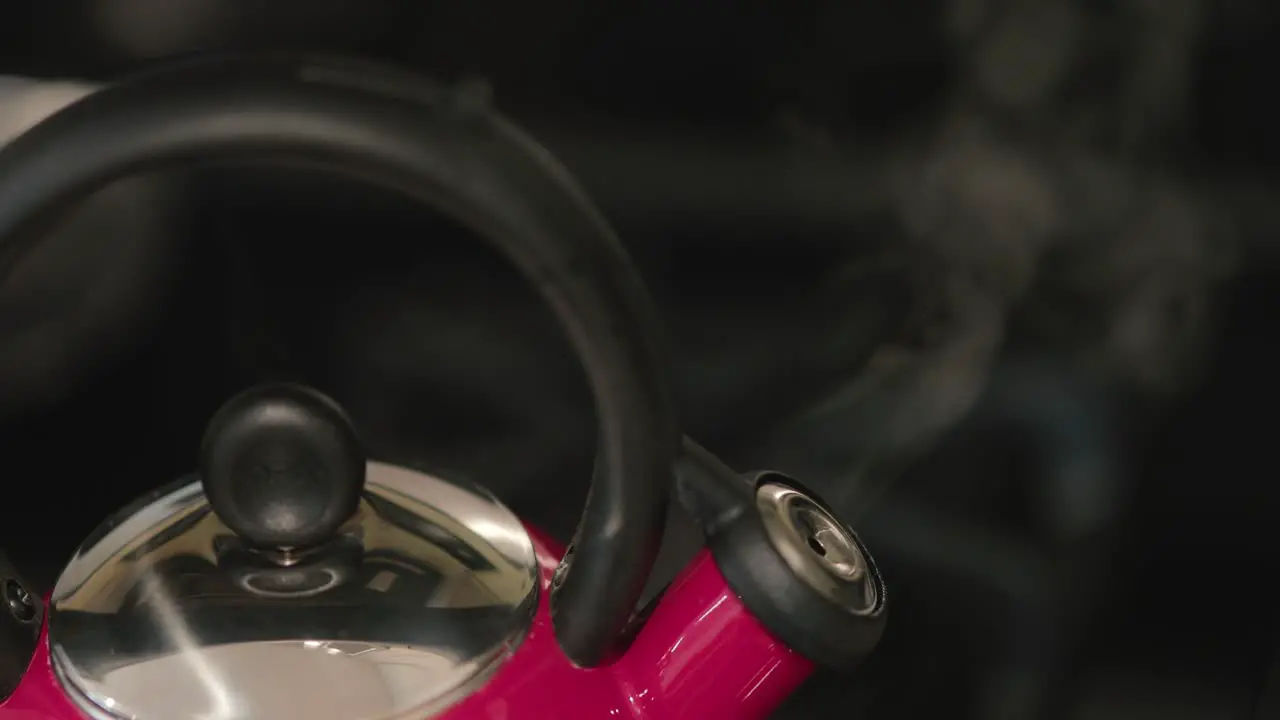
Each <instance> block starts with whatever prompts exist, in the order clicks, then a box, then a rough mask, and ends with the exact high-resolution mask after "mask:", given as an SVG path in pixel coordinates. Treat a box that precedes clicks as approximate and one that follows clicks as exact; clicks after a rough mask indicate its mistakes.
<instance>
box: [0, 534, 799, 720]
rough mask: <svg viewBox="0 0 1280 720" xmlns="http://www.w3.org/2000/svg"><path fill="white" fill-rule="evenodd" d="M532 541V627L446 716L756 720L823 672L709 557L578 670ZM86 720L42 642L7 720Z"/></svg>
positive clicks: (545, 553) (466, 719) (538, 540)
mask: <svg viewBox="0 0 1280 720" xmlns="http://www.w3.org/2000/svg"><path fill="white" fill-rule="evenodd" d="M531 534H532V535H533V538H534V543H535V545H536V547H537V551H538V557H539V559H540V560H541V563H542V570H543V573H542V580H543V589H544V592H543V593H542V598H541V603H540V605H539V608H538V613H537V616H536V617H535V619H534V623H533V627H532V628H531V630H530V632H529V635H528V637H526V638H525V640H524V642H523V643H521V644H520V647H519V648H518V649H517V650H516V652H515V653H514V654H513V655H512V656H511V657H510V658H509V659H508V660H507V662H506V663H505V664H504V665H503V666H502V668H501V669H500V670H499V671H498V672H497V674H495V675H494V676H493V678H491V679H490V680H489V682H488V683H486V684H485V686H484V687H482V688H481V689H480V690H478V691H476V692H475V693H474V694H472V695H470V696H468V697H466V698H465V699H463V700H462V701H461V702H459V703H458V704H457V705H454V706H453V707H452V708H450V709H449V710H448V711H447V712H445V713H444V714H443V716H442V717H443V718H446V719H447V720H553V719H554V720H572V719H574V718H584V719H587V718H591V719H594V718H601V719H605V718H623V719H631V720H676V719H684V718H690V719H695V720H701V719H703V718H716V719H717V720H751V719H753V718H764V717H767V716H768V715H769V714H770V713H771V712H772V711H773V710H774V709H775V708H776V707H777V706H778V705H779V704H780V703H781V702H782V701H783V700H785V699H786V698H787V696H789V695H790V694H791V693H792V692H793V691H794V690H795V689H796V687H797V686H799V685H800V683H801V682H803V681H804V680H805V678H807V677H808V676H809V673H810V672H811V671H812V665H811V664H810V663H809V662H808V661H807V660H805V659H804V658H802V657H800V656H799V655H797V654H795V653H794V652H792V651H791V650H790V649H789V648H787V647H786V646H785V645H783V644H782V643H781V642H779V641H777V640H775V639H774V638H773V637H771V636H770V635H769V633H768V632H767V631H766V630H765V629H764V627H762V626H761V625H760V623H759V622H758V621H757V620H756V619H755V618H754V617H753V616H752V615H751V614H750V613H749V612H747V610H746V608H745V607H743V606H742V603H741V602H739V600H738V599H737V597H735V596H734V594H733V592H732V591H731V590H729V588H728V586H727V585H726V584H725V581H724V577H723V576H722V575H721V574H720V571H719V570H718V569H717V568H716V565H715V562H714V561H713V560H712V559H711V555H710V553H708V552H707V551H705V550H703V551H702V552H700V553H699V554H698V556H697V557H696V558H694V560H693V561H692V562H691V563H690V564H689V565H688V567H686V568H685V569H684V570H683V571H681V573H680V575H679V577H677V578H676V580H675V581H674V582H673V583H672V584H671V586H670V587H669V588H668V589H667V592H666V594H665V595H664V596H663V598H662V601H661V602H660V603H659V604H658V606H657V608H656V609H655V610H654V611H653V614H652V615H651V616H650V617H649V620H648V622H646V623H645V625H644V628H643V629H642V630H641V631H640V633H639V635H638V636H637V637H636V639H635V641H634V642H633V643H632V645H631V647H630V649H628V650H627V652H626V654H624V655H623V656H622V657H621V658H619V659H618V660H617V661H615V662H614V663H612V664H611V665H609V666H607V667H603V668H597V669H592V670H584V669H582V668H577V667H574V666H573V665H572V664H571V663H570V662H569V661H568V660H567V659H566V658H565V656H564V655H563V654H562V653H561V652H560V648H559V646H558V645H557V644H556V642H555V635H554V633H553V631H552V628H551V616H550V613H549V608H548V605H547V593H546V592H545V590H546V587H547V585H548V583H549V582H550V579H551V572H552V570H553V569H554V568H555V565H556V563H557V561H558V559H559V557H560V553H561V549H560V547H559V546H557V545H556V544H554V543H553V542H551V541H549V540H548V539H546V538H545V537H544V536H542V535H541V534H540V533H538V532H537V531H531ZM83 718H84V715H83V714H82V713H80V711H79V710H77V709H76V708H75V707H74V706H72V705H71V703H70V702H69V701H68V700H67V699H66V696H65V695H64V694H63V691H62V688H61V686H60V685H59V684H58V681H57V679H56V678H55V677H54V675H53V670H52V668H51V667H50V665H49V651H48V642H47V641H46V638H45V637H43V636H42V637H41V641H40V645H39V648H38V649H37V651H36V655H35V658H34V660H33V661H32V664H31V667H30V668H29V669H28V670H27V675H26V677H25V678H23V681H22V684H21V685H19V686H18V689H17V690H15V691H14V693H13V695H12V696H11V697H10V698H9V699H8V700H7V701H6V702H5V703H4V704H2V705H0V720H83ZM174 720H180V719H178V718H175V719H174Z"/></svg>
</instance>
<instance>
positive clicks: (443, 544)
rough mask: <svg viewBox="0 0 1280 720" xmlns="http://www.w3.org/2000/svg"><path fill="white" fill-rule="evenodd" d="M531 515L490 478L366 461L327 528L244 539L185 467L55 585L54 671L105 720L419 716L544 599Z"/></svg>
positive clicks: (515, 632)
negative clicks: (310, 538)
mask: <svg viewBox="0 0 1280 720" xmlns="http://www.w3.org/2000/svg"><path fill="white" fill-rule="evenodd" d="M537 579H538V572H537V560H536V557H535V555H534V549H533V543H532V540H531V539H530V537H529V535H528V533H527V532H526V530H525V528H524V526H523V525H522V523H521V522H520V521H519V519H517V518H516V516H515V515H514V514H512V513H511V512H510V511H509V510H508V509H506V508H505V507H504V506H502V505H501V504H499V503H498V502H497V501H496V500H495V499H494V498H493V497H491V496H490V495H488V494H487V493H485V492H484V491H482V490H479V489H474V488H470V487H464V486H461V485H458V484H454V483H450V482H447V481H444V480H441V479H439V478H436V477H432V476H430V475H426V474H423V473H419V472H416V471H412V470H407V469H403V468H399V467H395V466H391V465H385V464H380V463H369V465H368V469H367V481H366V484H365V488H364V496H363V499H362V500H361V502H360V507H359V509H358V510H357V512H356V514H355V516H354V517H352V518H351V520H349V521H348V522H347V523H346V525H344V526H343V528H342V531H341V532H340V533H339V534H338V536H337V537H335V538H334V539H333V540H332V541H330V542H328V543H326V544H325V545H322V546H320V547H317V548H314V549H310V550H307V551H305V552H296V551H289V550H279V551H271V552H269V553H268V552H263V551H259V550H252V549H249V548H248V547H246V546H245V545H244V544H243V543H242V542H241V541H240V540H239V539H238V538H237V536H236V535H235V534H233V533H231V532H230V531H229V530H227V528H226V526H225V525H224V524H223V523H222V522H221V521H220V520H219V519H218V516H217V515H216V514H214V513H213V512H212V511H211V509H210V507H209V503H208V501H207V499H206V497H205V493H204V491H203V489H202V487H201V484H200V482H199V481H198V480H196V479H190V480H189V481H186V482H184V483H181V484H179V485H175V486H171V487H169V488H166V489H164V490H161V491H158V492H156V493H152V494H151V495H149V496H148V497H146V498H144V499H143V500H141V501H139V502H138V503H135V504H134V505H132V506H130V507H129V508H126V509H124V510H122V511H121V512H120V513H118V514H117V515H116V516H115V517H113V518H111V519H110V520H108V521H107V522H106V523H104V524H103V525H102V526H101V527H100V528H99V529H98V530H97V531H96V532H95V533H94V535H93V536H92V537H91V538H90V539H89V540H87V541H86V542H85V544H84V545H83V546H82V547H81V549H80V550H79V551H78V552H77V553H76V555H75V557H74V558H73V559H72V561H71V563H70V564H69V565H68V567H67V568H66V570H65V571H64V572H63V574H62V577H61V578H60V579H59V580H58V583H57V586H56V588H55V589H54V592H53V597H52V600H51V602H50V613H49V649H50V653H51V656H52V661H53V667H54V671H55V672H56V674H57V676H58V678H59V679H60V681H61V682H62V683H63V685H64V686H65V687H66V688H67V690H68V692H69V694H70V695H71V697H72V698H73V699H74V700H75V701H76V702H77V703H78V704H79V705H80V707H81V708H82V709H83V710H84V711H85V712H86V713H87V714H88V715H89V716H90V717H92V718H95V719H96V720H105V719H108V718H109V719H111V720H117V719H122V718H128V719H131V720H132V719H136V720H153V719H154V720H185V719H186V718H193V719H195V718H199V719H201V720H266V719H270V720H278V719H281V718H307V720H399V719H401V718H404V719H406V720H407V719H409V718H413V719H414V720H421V719H422V718H426V717H432V716H433V715H435V714H437V713H439V712H440V711H441V710H443V709H444V708H446V707H448V706H449V705H451V704H452V703H454V702H456V701H457V700H458V699H460V698H461V697H463V696H465V695H466V694H467V693H468V692H470V691H471V690H473V689H474V688H475V687H477V686H478V685H479V684H480V683H482V682H483V681H484V680H485V679H486V678H487V677H488V676H489V674H490V673H491V672H492V671H493V670H495V669H496V668H497V667H498V666H499V665H500V664H501V662H502V661H503V659H504V658H506V657H507V656H508V655H509V653H510V652H511V651H512V649H513V648H514V647H515V646H516V645H517V644H518V643H519V642H520V641H521V639H522V638H523V637H524V635H525V633H526V631H527V629H528V627H529V624H530V622H531V619H532V616H533V612H534V610H535V607H536V604H537V592H538V583H537Z"/></svg>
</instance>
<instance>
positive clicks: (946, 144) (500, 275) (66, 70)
mask: <svg viewBox="0 0 1280 720" xmlns="http://www.w3.org/2000/svg"><path fill="white" fill-rule="evenodd" d="M3 12H4V13H5V17H4V18H3V21H0V74H5V75H8V76H10V77H9V78H8V79H5V80H3V82H0V136H2V137H9V136H11V135H12V134H14V133H16V132H18V131H20V130H21V128H22V127H25V125H27V124H29V123H30V122H34V121H35V120H37V119H38V118H39V117H41V116H43V115H44V114H47V113H48V112H51V111H52V110H53V109H55V108H56V107H57V106H59V105H60V104H61V103H63V102H66V101H67V100H68V99H69V98H70V97H73V96H75V95H76V94H77V93H79V92H82V91H83V87H84V86H83V85H81V83H93V82H102V81H107V80H110V79H111V78H113V77H117V76H119V75H121V74H124V73H127V72H130V71H132V70H134V69H136V68H139V67H142V66H143V65H145V64H146V63H149V62H153V61H155V60H156V59H159V58H163V57H167V56H173V55H181V54H186V53H191V52H197V51H205V50H211V49H216V50H225V49H248V48H272V49H292V50H318V51H325V52H340V53H346V54H358V55H364V56H368V57H373V58H379V59H384V60H389V61H393V62H396V63H400V64H405V65H409V66H412V67H416V68H418V69H420V70H422V71H423V72H425V73H427V74H430V75H432V76H434V77H437V78H440V79H442V80H444V81H447V82H455V83H463V84H466V85H467V86H468V87H471V88H473V91H474V92H477V93H492V95H493V97H494V101H495V103H496V104H497V105H498V106H499V107H501V108H502V109H503V110H504V111H505V112H507V113H508V114H509V115H510V116H511V117H513V118H514V119H516V120H517V121H518V122H520V123H521V124H522V125H524V126H525V127H526V128H528V129H529V130H530V131H531V132H532V133H533V134H534V135H535V136H536V137H538V138H539V139H540V140H541V141H543V142H544V143H545V144H546V145H547V146H548V147H549V148H550V149H551V150H552V151H553V152H554V153H555V154H556V155H558V156H559V157H560V158H561V159H562V160H563V161H564V162H565V164H566V165H568V166H569V167H570V169H571V170H572V171H573V172H574V173H575V174H576V175H577V176H578V177H579V178H580V179H581V180H582V182H583V183H584V184H585V186H586V187H587V189H588V191H589V192H590V193H591V195H592V196H593V197H594V199H595V200H596V201H597V202H598V204H599V205H600V206H601V208H602V209H603V211H604V212H605V214H606V216H608V217H609V219H610V220H611V221H612V222H613V223H614V225H615V226H616V228H617V229H618V231H619V233H620V234H621V236H622V238H623V240H624V242H625V243H626V244H627V246H628V248H629V249H630V251H631V252H632V253H633V255H634V256H635V258H636V260H637V263H638V265H639V267H640V269H641V271H642V272H643V274H644V276H645V279H646V280H647V281H648V283H649V284H650V287H651V290H652V292H653V294H654V295H655V297H656V298H657V300H658V302H659V305H660V308H661V311H662V314H663V322H664V324H665V326H666V329H667V331H668V334H669V337H670V345H671V352H672V355H673V359H674V362H675V365H676V371H677V373H676V374H677V382H678V384H679V387H678V388H677V391H678V393H677V394H678V397H679V400H680V404H681V410H682V417H683V419H684V421H685V423H686V426H687V428H688V430H689V432H690V433H691V434H692V435H694V436H695V437H697V438H699V439H700V440H701V441H702V442H703V443H704V444H706V445H708V446H710V447H712V448H714V449H715V450H716V451H717V452H719V453H720V454H722V455H723V456H724V457H725V458H726V459H728V460H730V461H731V462H732V463H734V464H735V465H737V466H739V467H743V468H747V467H762V466H768V467H774V468H777V469H780V470H783V471H787V472H791V473H793V474H795V475H797V476H799V477H801V478H803V479H805V480H806V481H807V482H809V483H810V484H812V485H814V486H816V487H818V488H820V489H821V490H822V491H823V492H824V493H825V494H826V495H827V496H828V497H829V499H830V500H831V501H832V502H833V503H834V504H835V505H836V506H837V507H838V508H839V509H840V511H841V512H842V513H844V514H845V515H846V517H847V518H848V519H849V520H850V522H851V523H852V524H854V525H855V526H856V527H857V528H858V529H859V530H860V531H861V532H862V533H863V536H864V538H865V539H866V540H867V542H868V543H869V544H870V546H871V548H872V549H873V551H875V552H876V554H877V557H878V559H879V560H880V563H881V565H882V566H883V569H884V571H885V573H886V575H887V577H888V580H889V582H890V583H891V589H892V591H893V602H894V606H893V615H892V619H891V622H890V626H889V629H888V632H887V634H886V637H885V639H884V642H883V644H882V646H881V648H880V650H879V652H878V653H877V654H876V655H875V656H874V657H873V659H872V660H870V661H869V662H868V663H867V665H866V666H865V667H864V668H862V669H860V670H859V671H858V672H857V673H855V674H853V675H852V676H851V677H836V676H828V675H820V676H819V677H817V678H816V679H815V680H813V681H812V682H811V683H809V685H808V686H806V688H805V689H804V691H803V692H801V693H800V694H799V695H798V696H797V697H796V698H795V699H794V701H793V702H792V703H791V705H789V706H788V707H787V708H786V709H785V710H784V712H783V714H782V716H783V717H806V718H808V717H819V716H821V717H833V718H838V717H850V718H870V717H874V718H879V719H882V720H886V719H889V718H925V717H946V718H948V719H953V720H961V719H962V718H979V719H981V720H1005V719H1010V720H1012V719H1014V718H1062V719H1064V720H1066V719H1071V720H1076V719H1080V720H1085V719H1087V720H1103V719H1110V718H1126V719H1133V720H1142V719H1143V718H1160V719H1161V720H1176V719H1178V718H1215V719H1222V720H1230V719H1232V718H1263V717H1276V716H1280V655H1277V651H1278V650H1280V644H1278V643H1277V640H1280V634H1278V632H1280V628H1278V627H1277V624H1276V620H1277V617H1276V611H1277V608H1276V607H1275V603H1274V602H1273V601H1272V599H1271V598H1272V596H1273V592H1272V589H1271V588H1272V582H1271V581H1272V580H1273V578H1274V576H1275V574H1276V571H1277V570H1278V569H1280V558H1278V556H1277V549H1278V548H1280V542H1278V541H1277V540H1276V538H1275V537H1274V533H1272V532H1271V531H1270V528H1271V526H1272V523H1271V521H1272V519H1273V518H1274V517H1275V514H1276V512H1277V510H1280V493H1278V492H1277V490H1276V483H1275V482H1274V480H1273V478H1272V475H1273V470H1272V466H1271V464H1270V463H1271V461H1272V459H1273V455H1274V450H1273V447H1274V444H1275V440H1274V438H1273V435H1274V432H1275V430H1274V428H1275V427H1276V424H1275V422H1274V421H1273V414H1274V412H1275V407H1276V402H1277V399H1280V387H1277V381H1276V379H1275V378H1276V376H1275V373H1274V372H1273V371H1272V368H1273V367H1274V366H1275V365H1276V361H1277V359H1280V351H1277V350H1276V349H1275V348H1276V343H1274V342H1272V337H1271V336H1272V327H1271V324H1272V320H1271V318H1274V317H1275V316H1276V313H1277V311H1280V290H1277V285H1276V283H1275V282H1274V279H1275V275H1276V272H1277V270H1278V268H1277V266H1276V257H1277V253H1276V249H1277V243H1276V236H1277V230H1280V210H1277V207H1280V206H1278V205H1277V203H1276V202H1273V200H1274V199H1275V198H1278V197H1280V194H1277V193H1280V183H1278V182H1277V178H1276V176H1275V172H1274V170H1273V168H1274V165H1275V163H1276V162H1277V160H1278V159H1280V143H1277V142H1276V140H1274V139H1273V128H1274V127H1276V125H1277V120H1280V116H1278V114H1280V109H1278V106H1277V105H1276V103H1274V102H1271V98H1270V97H1269V95H1270V94H1272V86H1273V84H1274V83H1273V82H1272V81H1271V79H1270V77H1271V76H1270V74H1269V70H1268V69H1269V68H1270V67H1272V66H1273V65H1274V62H1275V60H1276V58H1275V57H1274V55H1275V54H1276V52H1275V50H1274V46H1275V42H1274V38H1275V37H1276V33H1275V31H1276V29H1277V26H1278V25H1280V7H1277V6H1275V5H1274V4H1273V3H1266V2H1261V1H1259V2H1252V3H1248V2H1243V1H1241V2H1218V3H1208V2H1204V1H1203V0H1169V1H1167V2H1139V1H1137V0H1133V1H1131V2H1121V1H1119V0H1116V1H1112V2H1105V1H1102V0H1091V1H1089V2H1082V1H1080V0H1024V1H1023V2H1000V1H998V0H928V1H926V0H910V1H903V2H897V3H837V2H817V1H802V2H790V3H782V4H780V3H741V2H739V3H727V2H726V3H698V4H696V6H691V4H688V3H683V4H677V3H652V2H645V3H641V2H632V1H631V0H625V1H623V0H615V1H614V2H611V3H588V2H568V1H567V0H554V1H552V2H543V3H496V2H472V3H466V4H455V5H446V4H444V3H433V2H420V1H403V2H373V1H370V0H365V1H363V2H356V1H354V0H352V1H349V2H344V1H340V0H313V1H312V2H308V3H283V2H266V1H264V0H260V1H257V2H254V1H250V0H238V1H237V2H227V1H226V0H114V1H108V0H100V1H97V2H60V3H24V4H21V5H18V4H15V5H14V7H6V8H5V9H4V10H3ZM282 377H283V378H294V379H300V380H305V381H307V382H311V383H314V384H316V385H318V386H320V387H322V388H324V389H326V390H327V391H329V392H331V393H333V394H334V395H335V396H337V397H338V399H340V400H341V401H342V402H343V403H345V404H346V405H347V406H348V407H349V408H350V409H351V411H352V412H353V414H354V415H355V416H356V418H357V420H358V422H359V423H360V425H361V427H362V429H363V431H364V433H365V435H366V436H367V437H368V438H369V441H370V443H371V444H372V446H373V449H374V452H375V453H376V454H377V455H379V456H380V457H383V458H385V459H390V460H395V461H399V462H403V463H408V464H414V465H418V466H422V467H427V468H430V469H433V470H437V471H441V472H447V473H450V474H454V475H461V476H466V477H471V478H474V479H477V480H480V481H481V482H484V483H485V484H487V485H489V486H490V487H492V488H493V489H494V490H495V491H497V492H498V493H499V494H500V495H501V496H502V497H503V498H504V499H505V500H506V501H508V502H509V503H510V504H511V505H512V506H513V507H515V508H516V509H517V510H518V511H519V512H521V513H522V514H524V515H526V516H527V517H530V518H531V519H534V520H535V521H537V522H539V523H540V524H542V525H544V526H546V527H548V528H550V529H551V530H552V531H553V532H555V533H557V534H560V535H561V536H565V535H567V534H568V532H570V530H571V529H572V525H573V521H574V519H575V518H576V514H577V512H578V510H579V508H580V507H581V500H582V494H583V492H584V491H585V485H586V481H587V478H588V475H589V473H588V471H589V467H590V456H591V451H592V449H593V447H594V440H593V418H592V415H591V412H590V405H589V398H588V397H587V394H586V391H585V387H584V386H583V383H582V380H581V377H580V372H579V371H578V369H577V366H576V364H575V362H574V360H573V358H572V355H571V354H570V353H569V352H568V349H567V348H566V347H565V345H564V343H563V341H562V339H561V338H560V336H559V334H558V332H557V330H556V329H555V327H554V325H553V323H552V322H551V319H550V317H549V315H548V313H547V312H546V311H545V310H543V309H541V308H540V307H538V305H537V303H536V302H535V301H534V298H533V296H532V294H531V292H530V291H529V290H528V288H527V287H525V286H524V284H523V283H522V282H521V281H520V279H519V278H518V277H517V276H516V275H515V273H514V272H513V271H511V270H510V269H508V268H506V267H505V266H504V265H503V264H502V263H501V262H500V261H499V260H498V259H497V258H496V257H495V256H493V255H492V254H491V253H490V252H489V251H487V250H486V249H485V248H484V247H483V246H481V245H480V244H479V243H477V242H475V241H474V240H473V239H472V238H468V237H467V236H466V234H465V233H464V232H462V231H461V230H459V229H457V228H455V227H452V226H451V225H449V224H448V223H447V222H445V221H444V220H442V219H441V218H439V217H438V216H436V215H434V214H433V213H431V212H429V211H425V210H422V209H419V208H415V207H412V206H410V205H408V204H406V203H405V202H404V201H403V200H400V199H397V198H394V197H387V196H384V195H381V194H379V193H377V192H375V191H371V190H368V189H365V188H360V187H356V186H353V185H350V184H348V183H345V182H342V181H339V180H336V179H333V178H327V177H323V176H320V177H317V176H311V175H298V174H295V173H290V172H285V171H279V170H273V169H269V168H256V167H245V168H218V169H192V170H188V171H184V172H182V173H174V174H169V175H165V176H155V177H143V178H136V179H132V180H129V181H126V182H122V183H120V184H118V185H117V186H115V187H112V188H110V189H109V190H107V191H104V192H103V193H101V194H100V195H99V196H97V197H95V198H94V199H93V201H92V202H91V203H89V205H87V206H86V207H84V208H82V209H80V210H79V211H77V213H76V214H75V216H74V217H72V218H69V220H68V222H67V224H66V225H64V226H63V227H62V228H61V229H60V230H59V234H58V239H57V240H56V241H54V242H52V243H50V244H48V245H47V246H46V247H45V249H44V250H42V252H41V254H40V255H39V256H37V257H34V258H32V259H31V260H30V261H29V262H28V263H27V265H26V266H24V268H23V269H22V271H21V272H20V273H19V276H18V277H17V278H16V280H15V282H14V283H12V284H11V286H9V287H6V288H4V289H0V423H2V426H0V457H3V458H4V459H5V468H4V472H5V476H6V481H5V485H4V487H5V490H6V496H5V508H6V513H7V514H6V516H5V517H6V518H7V519H8V522H6V523H5V525H4V527H3V529H2V530H0V542H2V543H3V547H4V548H5V549H6V550H7V551H8V552H9V553H10V554H11V555H12V556H13V557H14V559H15V560H16V561H17V562H18V563H19V564H20V565H21V566H22V567H23V568H24V569H25V570H26V572H27V573H28V574H29V575H30V576H31V577H32V578H33V579H35V580H36V581H38V582H40V583H45V584H47V583H51V582H52V579H53V578H54V577H55V576H56V573H57V571H58V569H59V568H60V566H61V563H62V562H63V561H64V560H65V558H66V557H68V556H69V555H70V553H71V552H72V551H73V550H74V547H75V545H76V544H77V543H78V542H79V540H80V538H82V537H83V536H84V535H86V534H87V533H88V532H89V530H90V529H91V528H92V527H93V525H95V524H96V523H97V522H98V520H100V519H101V518H102V517H104V516H105V515H106V514H107V513H108V512H109V511H110V510H112V509H114V508H116V507H119V506H121V505H123V504H125V503H126V502H127V501H128V500H129V499H131V498H132V497H134V496H136V495H137V494H139V493H141V492H143V491H144V490H145V489H148V488H151V487H154V486H156V485H159V484H161V483H163V482H166V481H168V480H170V479H171V478H173V477H174V476H176V475H178V474H180V473H182V472H185V471H187V470H188V469H189V468H190V466H191V464H192V462H193V456H194V452H195V446H196V443H197V442H198V439H199V435H200V432H201V429H202V426H203V423H204V422H205V420H206V419H207V417H208V415H209V414H210V413H211V412H212V410H213V409H214V408H215V407H216V406H217V405H218V403H219V402H220V401H221V400H222V399H223V398H224V397H225V396H226V395H227V394H228V393H229V392H231V391H233V390H234V389H237V388H239V387H241V386H242V385H244V384H247V383H250V382H253V381H255V380H259V379H266V378H282ZM681 527H682V526H681V525H680V524H679V523H677V526H676V531H675V532H677V533H679V532H681ZM686 530H687V529H686ZM685 535H687V532H686V533H685ZM680 537H684V536H680Z"/></svg>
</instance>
